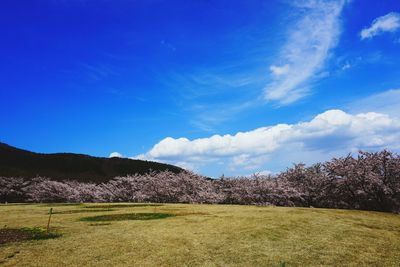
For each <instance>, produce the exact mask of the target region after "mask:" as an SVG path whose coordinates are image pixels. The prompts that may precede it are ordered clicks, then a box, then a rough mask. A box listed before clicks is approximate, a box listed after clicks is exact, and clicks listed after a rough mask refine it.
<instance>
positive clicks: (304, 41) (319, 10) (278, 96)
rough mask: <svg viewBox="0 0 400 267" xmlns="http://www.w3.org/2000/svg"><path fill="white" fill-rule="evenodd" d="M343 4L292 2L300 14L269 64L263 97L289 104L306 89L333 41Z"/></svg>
mask: <svg viewBox="0 0 400 267" xmlns="http://www.w3.org/2000/svg"><path fill="white" fill-rule="evenodd" d="M344 4H345V1H344V0H335V1H318V0H310V1H302V2H300V1H296V2H295V7H296V9H297V12H298V13H300V14H301V17H300V18H299V20H298V21H297V22H296V23H295V24H294V25H293V27H292V29H290V30H289V33H288V37H287V41H286V44H285V45H284V46H283V48H282V51H281V55H280V56H279V57H278V59H277V62H276V63H275V64H274V65H272V66H270V71H271V73H272V74H273V75H272V82H271V83H270V84H268V85H267V86H266V87H265V95H264V97H265V99H266V100H270V101H278V102H279V103H280V104H290V103H292V102H295V101H297V100H299V99H300V98H302V97H304V96H306V95H307V94H308V93H309V90H310V86H311V82H312V81H313V80H314V79H316V76H318V72H319V71H321V70H322V69H323V66H324V63H325V62H326V59H327V58H328V56H329V52H330V50H331V49H332V48H333V47H334V46H335V45H336V43H337V40H338V37H339V35H340V20H339V18H340V14H341V11H342V9H343V6H344Z"/></svg>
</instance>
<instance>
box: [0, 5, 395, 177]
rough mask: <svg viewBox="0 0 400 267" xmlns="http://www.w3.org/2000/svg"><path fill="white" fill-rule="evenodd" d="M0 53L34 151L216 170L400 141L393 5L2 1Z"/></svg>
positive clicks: (0, 83) (18, 136) (10, 104)
mask: <svg viewBox="0 0 400 267" xmlns="http://www.w3.org/2000/svg"><path fill="white" fill-rule="evenodd" d="M0 58H1V60H0V99H1V105H0V114H1V115H0V141H2V142H6V143H8V144H11V145H14V146H17V147H21V148H24V149H28V150H33V151H37V152H44V153H50V152H75V153H84V154H90V155H95V156H104V157H108V156H109V155H110V153H112V152H118V154H120V155H122V156H124V157H134V158H142V159H147V160H155V161H163V162H168V163H172V164H177V165H180V166H183V167H186V168H189V169H192V170H195V171H196V172H199V173H202V174H205V175H210V176H219V175H221V174H222V173H224V174H225V175H247V174H251V173H254V172H264V173H268V172H277V171H280V170H282V169H285V167H287V166H290V165H291V164H292V163H294V162H305V163H307V164H311V163H313V162H317V161H321V160H325V159H328V158H330V157H335V156H341V155H346V154H347V153H348V152H355V151H357V150H358V149H364V150H371V151H374V150H379V149H382V148H388V149H391V150H393V151H399V150H400V116H399V115H398V114H400V3H399V2H398V1H392V0H386V1H385V0H382V1H366V0H352V1H345V0H335V1H333V0H332V1H329V0H328V1H318V0H304V1H285V0H280V1H278V0H277V1H256V0H254V1H222V0H221V1H205V0H204V1H200V0H199V1H173V0H168V1H162V0H152V1H148V0H147V1H140V0H135V1H134V0H114V1H111V0H32V1H24V2H23V3H22V2H21V1H6V2H4V3H1V8H0ZM118 154H116V153H114V155H118Z"/></svg>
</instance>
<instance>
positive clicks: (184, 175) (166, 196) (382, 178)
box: [0, 150, 400, 212]
mask: <svg viewBox="0 0 400 267" xmlns="http://www.w3.org/2000/svg"><path fill="white" fill-rule="evenodd" d="M0 201H1V202H159V203H221V204H253V205H277V206H299V207H324V208H345V209H363V210H376V211H389V212H400V156H399V155H397V154H394V153H392V152H389V151H386V150H384V151H381V152H376V153H367V152H359V154H358V155H357V156H356V157H353V156H351V155H348V156H347V157H343V158H335V159H332V160H330V161H327V162H325V163H318V164H315V165H313V166H310V167H307V166H305V165H304V164H297V165H294V166H293V167H292V168H289V169H287V170H286V171H284V172H282V173H280V174H277V175H273V176H272V175H268V176H265V175H253V176H252V177H232V178H224V177H221V178H220V179H215V180H213V179H207V178H206V177H203V176H200V175H197V174H194V173H192V172H181V173H179V174H174V173H172V172H168V171H165V172H159V173H156V172H150V173H148V174H145V175H130V176H125V177H116V178H114V179H112V180H110V181H108V182H106V183H101V184H94V183H79V182H76V181H72V180H71V181H63V182H60V181H53V180H51V179H48V178H42V177H38V178H35V179H32V180H25V179H23V178H15V177H12V178H10V177H9V178H6V177H2V178H0Z"/></svg>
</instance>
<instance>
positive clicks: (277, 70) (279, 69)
mask: <svg viewBox="0 0 400 267" xmlns="http://www.w3.org/2000/svg"><path fill="white" fill-rule="evenodd" d="M269 70H270V71H271V72H272V73H273V74H274V75H277V76H279V75H283V74H287V73H288V72H289V70H290V66H289V64H286V65H284V66H275V65H272V66H270V67H269Z"/></svg>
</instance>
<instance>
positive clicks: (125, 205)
mask: <svg viewBox="0 0 400 267" xmlns="http://www.w3.org/2000/svg"><path fill="white" fill-rule="evenodd" d="M159 206H164V205H162V204H146V203H139V204H106V205H88V206H85V208H87V209H107V208H108V209H111V208H139V207H159Z"/></svg>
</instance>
